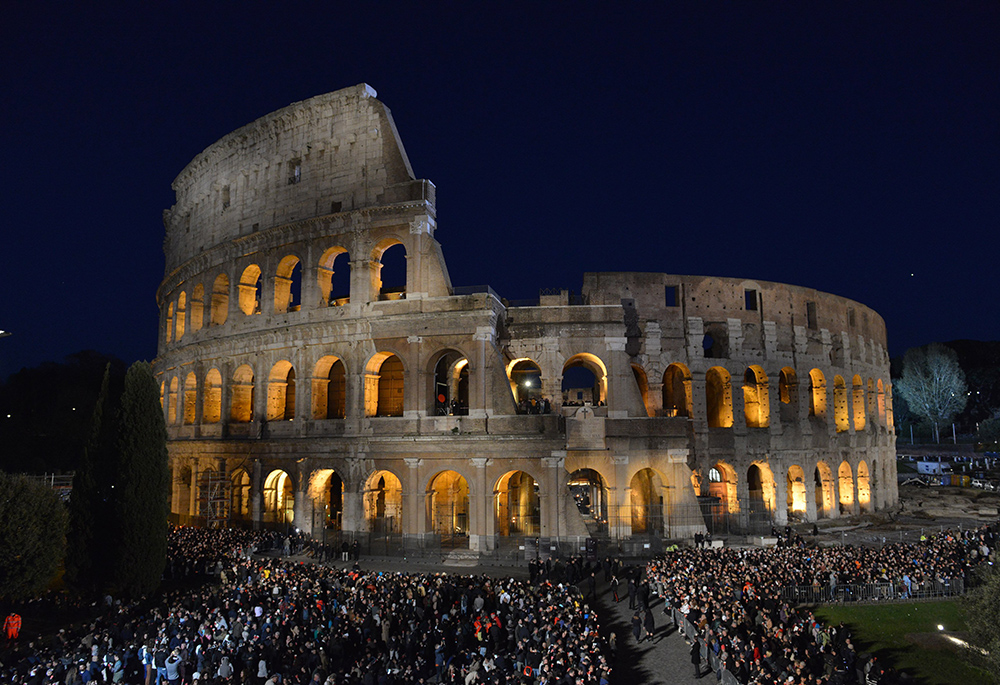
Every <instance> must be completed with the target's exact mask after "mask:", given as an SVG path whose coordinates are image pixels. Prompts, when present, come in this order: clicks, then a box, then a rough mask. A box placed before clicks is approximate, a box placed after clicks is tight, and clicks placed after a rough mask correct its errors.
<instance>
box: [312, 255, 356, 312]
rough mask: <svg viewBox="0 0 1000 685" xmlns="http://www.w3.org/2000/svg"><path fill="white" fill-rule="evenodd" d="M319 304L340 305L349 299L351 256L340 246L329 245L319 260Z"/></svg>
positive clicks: (327, 305)
mask: <svg viewBox="0 0 1000 685" xmlns="http://www.w3.org/2000/svg"><path fill="white" fill-rule="evenodd" d="M316 272H317V278H318V279H319V294H320V305H321V306H324V307H342V306H344V305H345V304H349V303H350V301H351V256H350V255H349V254H348V253H347V250H345V249H344V248H342V247H339V246H338V247H331V248H330V249H328V250H327V251H326V252H324V253H323V256H322V257H321V258H320V260H319V266H318V267H317V269H316Z"/></svg>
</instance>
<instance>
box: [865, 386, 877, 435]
mask: <svg viewBox="0 0 1000 685" xmlns="http://www.w3.org/2000/svg"><path fill="white" fill-rule="evenodd" d="M866 404H867V407H868V423H869V425H871V426H872V428H874V427H875V426H876V425H877V423H878V397H877V394H876V392H875V381H874V380H872V379H871V378H869V379H868V401H867V403H866Z"/></svg>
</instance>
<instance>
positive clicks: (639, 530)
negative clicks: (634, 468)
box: [629, 468, 666, 536]
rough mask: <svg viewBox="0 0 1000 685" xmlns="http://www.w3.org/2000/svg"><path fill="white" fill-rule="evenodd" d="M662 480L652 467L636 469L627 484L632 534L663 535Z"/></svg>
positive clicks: (664, 527)
mask: <svg viewBox="0 0 1000 685" xmlns="http://www.w3.org/2000/svg"><path fill="white" fill-rule="evenodd" d="M662 493H663V480H662V479H661V478H660V475H659V474H658V473H656V472H655V471H654V470H653V469H649V468H646V469H642V470H640V471H638V472H637V473H636V474H635V475H634V476H632V480H631V482H630V484H629V504H630V505H631V509H632V534H633V535H654V536H658V535H663V531H664V530H666V525H665V521H664V517H663V513H664V506H663V505H664V501H663V494H662Z"/></svg>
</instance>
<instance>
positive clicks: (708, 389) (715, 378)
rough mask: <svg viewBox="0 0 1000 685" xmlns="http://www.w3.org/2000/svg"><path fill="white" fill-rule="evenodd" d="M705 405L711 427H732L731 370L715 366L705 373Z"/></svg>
mask: <svg viewBox="0 0 1000 685" xmlns="http://www.w3.org/2000/svg"><path fill="white" fill-rule="evenodd" d="M705 405H706V409H707V411H708V427H709V428H732V425H733V388H732V383H731V382H730V376H729V372H728V371H726V370H725V369H724V368H722V367H721V366H713V367H712V368H710V369H709V370H708V372H707V373H706V374H705Z"/></svg>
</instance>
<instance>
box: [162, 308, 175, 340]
mask: <svg viewBox="0 0 1000 685" xmlns="http://www.w3.org/2000/svg"><path fill="white" fill-rule="evenodd" d="M164 329H165V331H164V332H165V335H166V336H167V342H172V341H173V339H174V303H173V302H171V303H169V304H168V305H167V325H166V326H164Z"/></svg>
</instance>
